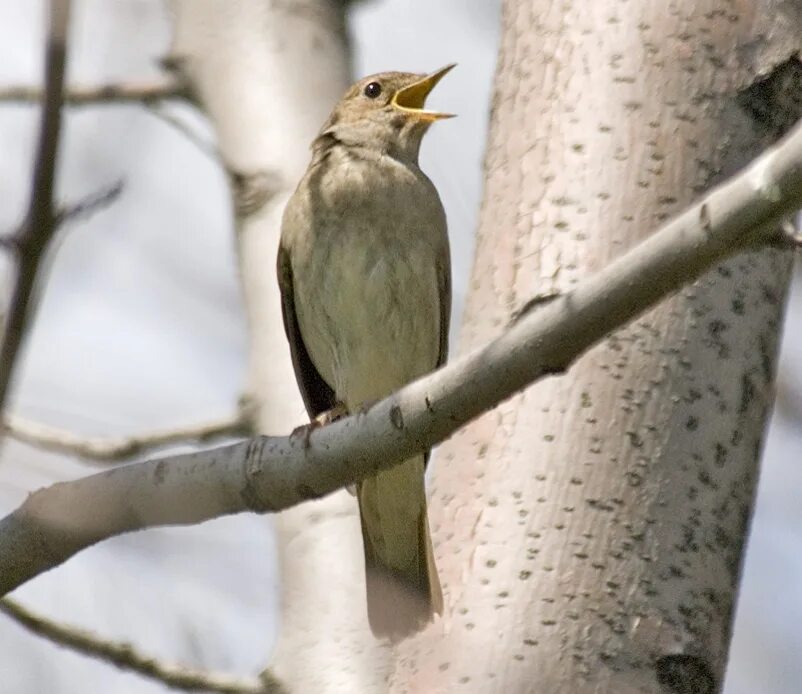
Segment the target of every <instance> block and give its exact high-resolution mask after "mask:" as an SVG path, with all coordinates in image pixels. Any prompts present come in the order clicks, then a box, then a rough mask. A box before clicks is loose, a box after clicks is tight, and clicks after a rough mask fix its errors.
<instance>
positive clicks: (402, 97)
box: [392, 63, 456, 121]
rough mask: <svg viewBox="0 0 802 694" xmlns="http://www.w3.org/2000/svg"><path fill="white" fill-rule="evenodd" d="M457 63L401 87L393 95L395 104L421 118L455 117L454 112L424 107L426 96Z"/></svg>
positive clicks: (396, 106) (432, 119) (401, 109)
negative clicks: (428, 109) (442, 111)
mask: <svg viewBox="0 0 802 694" xmlns="http://www.w3.org/2000/svg"><path fill="white" fill-rule="evenodd" d="M455 65H456V63H452V64H451V65H446V66H445V67H444V68H440V69H439V70H436V71H435V72H433V73H431V74H430V75H426V77H424V78H423V79H421V80H418V81H417V82H413V83H412V84H410V85H409V86H408V87H404V88H403V89H399V90H398V91H397V92H396V93H395V96H394V97H393V102H392V103H393V106H395V108H397V109H399V110H400V111H403V112H404V113H406V114H408V115H410V116H415V117H416V118H420V119H421V120H427V121H436V120H441V119H443V118H453V117H454V115H455V114H453V113H440V112H438V111H427V110H426V109H424V108H423V106H424V104H425V103H426V97H427V96H429V92H430V91H432V89H434V87H435V85H436V84H437V83H438V82H439V81H440V80H441V79H443V77H445V75H446V73H447V72H449V70H451V69H452V68H453V67H454V66H455Z"/></svg>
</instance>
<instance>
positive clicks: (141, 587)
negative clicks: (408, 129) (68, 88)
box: [0, 0, 802, 694]
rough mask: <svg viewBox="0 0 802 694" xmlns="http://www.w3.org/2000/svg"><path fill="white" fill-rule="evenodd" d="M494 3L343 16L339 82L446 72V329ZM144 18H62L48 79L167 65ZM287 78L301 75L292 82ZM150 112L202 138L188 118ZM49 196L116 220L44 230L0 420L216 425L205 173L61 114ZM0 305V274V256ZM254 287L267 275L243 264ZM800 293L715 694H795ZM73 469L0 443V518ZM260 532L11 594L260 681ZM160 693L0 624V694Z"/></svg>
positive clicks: (490, 64) (242, 519)
mask: <svg viewBox="0 0 802 694" xmlns="http://www.w3.org/2000/svg"><path fill="white" fill-rule="evenodd" d="M499 5H500V3H499V0H439V1H438V2H436V3H421V2H413V0H372V1H365V2H358V3H355V4H354V5H353V6H352V7H351V10H350V32H351V37H352V42H353V57H354V73H355V75H363V74H367V73H372V72H378V71H381V70H387V69H398V70H412V71H428V70H432V69H434V68H437V67H440V66H441V65H444V64H446V63H449V62H454V61H456V62H458V63H459V67H458V69H457V70H455V71H454V72H452V73H451V74H450V75H449V77H448V79H447V80H445V81H444V82H443V83H442V85H441V86H440V87H438V89H437V93H436V95H435V96H434V103H435V104H436V105H440V106H442V107H443V108H444V109H445V110H451V111H455V112H457V113H458V114H459V118H457V119H455V120H453V121H450V122H448V123H447V124H443V125H441V126H439V127H436V128H433V130H432V132H431V134H430V135H429V136H428V137H427V139H426V142H425V144H424V148H423V152H422V157H421V165H422V168H423V169H424V170H425V171H426V172H427V173H428V174H429V176H430V177H431V178H432V179H433V181H434V182H435V184H436V186H437V187H438V189H439V190H440V193H441V197H442V198H443V202H444V204H445V207H446V211H447V213H448V218H449V227H450V233H451V240H452V249H453V265H454V281H455V298H456V302H455V303H456V305H455V311H456V315H455V316H454V325H456V326H458V325H459V312H460V310H461V306H462V297H463V295H464V291H465V284H466V281H467V277H468V274H469V271H470V259H471V253H472V248H473V240H472V239H473V233H474V228H475V225H476V218H477V212H478V208H479V204H480V195H481V180H482V171H481V162H482V152H483V146H484V138H485V131H486V127H487V117H488V97H489V90H490V84H491V80H492V75H493V70H494V67H495V58H496V48H497V41H498V15H499ZM43 17H44V7H43V3H42V2H40V1H39V0H37V1H33V0H0V89H1V88H2V87H3V86H5V85H10V84H39V83H40V80H41V72H42V55H43V45H44V31H43V28H44V22H43ZM169 41H170V25H169V18H168V16H167V14H166V12H165V10H164V7H163V3H162V2H161V0H115V2H113V3H110V2H105V1H104V0H80V1H76V2H74V9H73V19H72V30H71V44H70V62H69V78H68V82H72V83H81V84H98V83H107V82H110V81H115V80H128V81H130V80H132V79H133V80H137V81H141V80H144V79H147V78H149V77H153V78H155V77H157V76H158V75H159V74H160V73H159V69H158V63H157V61H158V59H159V58H160V57H162V56H163V55H164V54H165V52H166V51H167V49H168V46H169ZM299 79H302V76H299ZM169 109H170V112H171V113H172V114H173V115H175V116H177V117H179V118H181V119H182V121H183V122H185V123H187V124H189V126H190V127H191V128H192V129H193V130H194V131H195V132H197V133H198V134H199V135H200V136H201V137H202V138H204V139H206V140H208V141H209V142H211V141H212V133H211V130H210V129H209V128H208V126H207V125H206V123H204V121H203V120H202V119H200V118H199V117H198V116H196V115H195V114H194V113H193V111H192V110H191V109H188V108H185V107H181V106H171V107H169ZM37 118H38V115H37V111H36V109H35V108H33V107H30V106H20V105H8V104H0V234H6V233H8V232H10V231H11V230H13V229H14V228H15V227H16V226H17V225H18V224H19V222H20V219H21V217H22V215H23V213H24V209H25V204H26V202H27V196H28V187H29V181H30V171H31V163H32V156H33V149H34V145H35V138H36V126H37ZM61 146H62V150H61V151H62V156H61V161H60V170H59V172H58V197H59V199H60V200H61V201H75V200H77V199H79V198H81V197H84V196H85V195H87V194H88V193H91V192H94V191H96V190H98V189H100V188H103V187H104V186H107V185H109V184H110V183H113V182H114V181H117V180H120V179H121V180H123V182H124V190H123V193H122V195H121V197H120V198H119V200H118V201H117V202H115V203H114V204H113V205H112V206H111V207H109V208H108V209H105V210H104V211H102V212H100V213H98V214H96V215H94V216H93V217H91V219H89V220H88V221H81V222H77V223H75V224H72V225H69V226H67V227H65V228H63V229H62V230H61V234H60V242H59V243H58V247H57V248H56V249H55V250H56V252H54V253H52V254H51V258H50V272H49V275H48V278H47V286H46V288H45V289H44V291H43V292H42V293H41V295H40V301H39V305H38V312H37V315H36V321H35V324H34V326H33V330H32V332H31V334H30V339H29V341H28V343H27V349H26V350H25V352H24V354H23V355H22V358H21V360H20V362H19V365H18V369H17V371H16V375H17V379H16V387H15V389H14V392H13V395H12V399H11V402H10V410H11V411H13V412H15V413H19V414H21V415H25V416H27V417H29V418H32V419H36V420H38V421H41V422H45V423H48V424H52V425H58V426H62V427H65V428H69V429H70V430H73V431H75V432H78V433H83V434H88V435H109V434H128V433H137V432H141V431H147V430H151V429H154V428H165V427H170V426H174V425H176V426H179V425H182V424H192V423H194V422H197V421H199V420H208V419H212V418H216V417H222V416H225V415H228V414H229V413H231V412H233V411H234V409H235V407H236V404H237V399H238V397H239V395H240V394H241V392H242V390H243V387H244V379H245V357H246V353H245V350H246V334H245V324H244V318H243V312H242V307H241V300H240V295H239V287H238V281H237V275H236V265H235V254H234V246H233V233H232V225H231V213H230V210H229V207H228V205H229V195H228V191H227V188H226V184H225V178H224V175H223V172H222V171H221V169H220V167H219V165H218V164H217V163H216V162H215V161H213V160H212V159H211V158H210V157H209V156H208V155H207V154H205V153H204V152H203V151H202V150H201V149H199V148H198V147H197V146H196V145H195V144H193V143H192V142H190V141H189V139H187V138H186V137H184V136H182V135H180V134H178V133H177V132H176V130H175V129H174V128H173V127H172V126H170V125H169V124H167V123H166V122H165V121H164V120H162V119H159V118H157V117H155V116H154V115H153V114H151V113H149V112H148V111H147V110H146V109H144V108H142V107H140V106H135V105H130V106H119V105H118V106H109V105H104V106H98V107H91V108H83V109H74V110H73V109H67V110H65V120H64V130H63V135H62V140H61ZM0 262H2V263H4V265H3V275H2V276H3V278H4V281H5V283H6V286H5V287H4V288H3V291H2V296H7V295H8V287H9V285H8V279H9V276H10V275H9V269H10V268H9V266H8V264H7V259H6V258H2V260H0ZM265 272H271V273H272V272H273V268H272V267H269V268H265ZM800 326H802V293H800V291H799V280H798V278H797V280H796V283H795V287H794V290H793V291H792V294H791V300H790V303H789V307H788V316H787V321H786V327H785V339H784V341H783V348H782V358H781V362H780V377H779V389H778V390H779V398H778V405H777V407H776V408H775V413H774V417H773V420H772V424H771V429H770V433H769V438H768V441H767V444H766V448H765V453H764V462H763V472H762V478H761V484H760V489H759V496H758V499H757V505H756V513H755V517H754V522H753V526H752V534H751V537H750V541H749V548H748V552H747V558H746V565H745V567H744V579H743V585H742V590H741V594H740V600H739V603H738V614H737V620H736V627H735V637H734V642H733V648H732V654H731V661H730V667H729V672H728V678H727V686H726V692H727V694H747V693H748V694H753V693H754V692H761V693H765V694H792V693H798V692H799V691H800V690H801V689H802V684H800V683H802V658H800V657H799V654H800V653H802V626H800V625H802V504H800V503H799V502H798V499H799V497H800V490H802V428H801V427H800V423H801V422H802V395H801V394H802V342H800V339H799V338H798V336H799V335H800ZM91 471H93V468H91V467H89V466H87V465H85V464H82V463H78V462H76V461H73V460H70V459H69V458H66V457H62V456H56V455H51V454H46V453H43V452H41V451H37V450H34V449H31V448H28V447H25V446H22V445H20V444H17V443H14V442H13V441H5V442H4V443H3V444H2V455H1V457H0V512H2V513H3V514H5V513H7V512H8V511H10V510H12V509H13V508H15V507H16V506H17V505H18V504H19V503H20V502H21V501H22V500H23V499H24V497H25V495H26V494H27V493H28V492H29V491H31V490H34V489H36V488H38V487H41V486H45V485H47V484H50V483H52V482H54V481H58V480H64V479H70V478H74V477H78V476H81V475H84V474H87V473H88V472H91ZM274 551H275V550H274V547H273V543H272V536H271V523H270V519H269V518H260V517H256V516H250V515H243V516H237V517H232V518H226V519H222V520H217V521H213V522H209V523H205V524H203V525H200V526H197V527H192V528H183V529H160V530H151V531H147V532H142V533H137V534H133V535H129V536H124V537H119V538H115V539H114V540H111V541H108V542H105V543H103V544H101V545H99V546H96V547H94V548H92V549H89V550H87V551H85V552H83V553H81V554H79V555H78V556H77V557H75V558H74V559H71V560H70V561H68V562H67V563H66V564H65V565H63V566H62V567H60V568H59V569H57V570H56V571H53V572H51V573H49V574H45V575H43V576H40V577H39V578H37V579H35V580H33V581H31V582H30V583H29V584H27V585H25V586H24V587H22V588H21V589H19V590H18V591H17V592H16V593H15V594H14V595H15V597H16V598H18V599H19V600H20V601H21V602H24V604H26V605H29V606H30V607H32V608H35V609H37V610H38V611H41V612H43V613H46V614H48V615H50V616H51V617H53V618H56V619H60V620H64V621H66V622H69V623H73V624H76V625H81V626H84V627H87V628H91V629H94V630H97V631H98V632H99V633H101V634H103V635H105V636H107V637H113V638H117V639H126V640H130V641H131V642H133V643H135V644H137V645H138V646H139V647H141V649H142V650H143V651H145V652H147V653H151V654H154V655H158V656H160V657H163V658H166V659H170V660H174V661H180V662H183V663H186V664H189V665H198V666H201V665H202V666H204V667H209V668H215V669H220V670H229V671H233V672H237V673H241V674H251V673H256V672H258V671H259V670H260V669H262V668H263V667H264V666H265V664H266V660H267V654H268V653H269V652H270V648H271V645H272V643H273V640H274V638H275V629H276V619H275V616H276V610H277V586H276V571H275V556H274ZM163 691H165V689H164V688H163V687H162V686H160V685H157V684H153V683H151V682H149V681H146V680H144V679H142V678H140V677H139V676H137V675H130V674H126V673H122V672H120V671H118V670H116V669H115V668H113V667H111V666H108V665H105V664H102V663H99V662H97V661H95V660H92V659H90V658H86V657H84V656H81V655H76V654H74V653H72V652H70V651H67V650H64V649H61V648H58V647H55V646H52V645H50V644H49V643H47V642H45V641H44V640H42V639H40V638H38V637H36V636H32V635H30V634H28V633H27V632H26V631H25V630H23V629H22V628H21V627H19V626H18V625H16V624H15V623H14V622H12V621H11V620H10V619H8V618H6V617H5V616H3V615H0V692H3V693H4V694H5V693H6V692H8V693H13V694H17V693H19V694H33V693H37V694H38V693H40V692H41V693H44V692H47V693H48V694H49V693H53V694H67V693H69V694H73V693H74V694H78V693H79V692H80V693H81V694H84V693H85V692H126V693H127V692H134V693H137V694H140V693H141V694H146V693H147V694H155V693H157V692H163Z"/></svg>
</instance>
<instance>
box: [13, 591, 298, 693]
mask: <svg viewBox="0 0 802 694" xmlns="http://www.w3.org/2000/svg"><path fill="white" fill-rule="evenodd" d="M0 612H3V613H4V614H6V615H8V616H9V617H10V618H11V619H13V620H14V621H15V622H17V623H18V624H21V625H22V626H24V627H25V628H26V629H28V630H29V631H32V632H33V633H35V634H37V635H39V636H42V637H44V638H46V639H48V640H49V641H52V642H53V643H55V644H57V645H59V646H64V647H66V648H70V649H72V650H74V651H78V652H79V653H83V654H84V655H88V656H92V657H94V658H99V659H101V660H105V661H106V662H109V663H111V664H112V665H116V666H117V667H118V668H120V669H122V670H130V671H132V672H136V673H137V674H139V675H142V676H143V677H149V678H150V679H153V680H157V681H159V682H161V683H162V684H164V685H165V686H167V687H170V688H171V689H180V690H183V691H204V692H216V693H218V694H282V693H283V692H285V691H286V690H285V688H284V687H283V686H282V684H281V683H280V682H279V681H278V680H277V679H276V678H275V677H274V676H273V675H272V674H270V673H269V672H267V671H265V672H263V673H261V675H260V677H259V678H248V679H246V678H239V677H235V676H232V675H227V674H222V673H215V672H209V671H205V670H194V669H191V668H188V667H185V666H183V665H176V664H174V663H165V662H163V661H161V660H157V659H156V658H153V657H150V656H147V655H144V654H142V653H140V652H138V651H137V650H136V649H135V648H134V647H133V646H132V645H131V644H130V643H125V642H120V641H110V640H107V639H103V638H100V637H98V636H97V635H95V634H93V633H91V632H90V631H87V630H85V629H79V628H76V627H72V626H67V625H65V624H59V623H58V622H54V621H51V620H49V619H47V618H45V617H42V616H40V615H37V614H35V613H33V612H30V611H29V610H27V609H26V608H24V607H22V606H21V605H19V604H18V603H17V602H15V601H13V600H9V599H8V598H2V599H0Z"/></svg>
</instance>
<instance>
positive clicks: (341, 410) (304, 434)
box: [290, 402, 348, 450]
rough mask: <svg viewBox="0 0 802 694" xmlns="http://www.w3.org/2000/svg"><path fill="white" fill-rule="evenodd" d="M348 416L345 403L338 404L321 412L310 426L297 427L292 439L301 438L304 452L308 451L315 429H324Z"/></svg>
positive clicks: (291, 435)
mask: <svg viewBox="0 0 802 694" xmlns="http://www.w3.org/2000/svg"><path fill="white" fill-rule="evenodd" d="M347 414H348V410H347V409H346V408H345V405H343V403H341V402H338V403H336V404H335V405H334V407H332V408H331V409H330V410H326V411H325V412H321V413H320V414H319V415H318V416H317V417H315V418H314V419H313V420H312V421H311V422H309V423H308V424H301V426H297V427H295V429H293V430H292V432H291V433H290V438H291V439H298V438H300V439H301V441H302V444H303V448H304V450H307V449H308V448H309V439H310V437H311V435H312V432H313V431H314V430H315V429H319V428H320V427H324V426H326V425H327V424H331V423H332V422H336V421H337V420H338V419H342V418H343V417H345V416H346V415H347Z"/></svg>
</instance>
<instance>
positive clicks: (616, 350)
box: [392, 0, 802, 694]
mask: <svg viewBox="0 0 802 694" xmlns="http://www.w3.org/2000/svg"><path fill="white" fill-rule="evenodd" d="M502 32H503V33H502V45H501V50H500V55H499V63H498V68H497V74H496V83H495V94H494V100H493V116H492V125H491V132H490V139H489V144H488V151H487V157H486V163H485V165H486V189H485V195H484V204H483V209H482V214H481V220H480V226H479V232H478V234H479V236H478V242H477V251H476V259H475V265H474V269H473V275H472V281H471V283H470V287H471V289H470V293H469V296H468V301H467V306H466V313H465V317H464V324H463V326H462V335H461V341H460V348H461V350H462V351H466V350H470V349H472V348H475V347H476V346H477V345H480V344H482V343H484V342H485V341H486V340H488V339H489V338H491V337H493V336H495V335H496V334H497V333H498V332H499V330H500V329H501V328H502V327H503V326H504V325H505V324H506V323H507V321H508V319H509V317H510V315H511V313H512V312H513V311H514V310H515V309H517V308H519V306H520V303H521V302H522V301H523V300H525V299H526V298H527V297H529V296H531V295H533V294H537V293H546V292H550V291H554V290H563V291H565V290H568V289H571V288H572V287H573V286H574V285H575V284H576V283H577V282H578V281H579V280H580V279H581V278H583V277H585V276H587V275H589V274H591V273H594V272H595V271H597V270H599V269H600V268H602V267H604V266H605V265H606V264H607V263H609V262H610V261H611V260H612V259H613V258H615V257H617V256H619V255H620V254H621V253H622V252H623V251H624V250H625V249H627V248H629V247H631V246H632V245H633V244H635V243H636V242H637V241H638V240H639V239H640V238H641V237H642V234H643V231H644V230H648V229H654V228H656V227H657V226H659V224H660V223H661V222H662V221H663V220H665V219H666V218H668V217H670V216H671V215H673V214H674V213H676V212H677V211H678V210H680V209H681V208H682V207H684V206H685V205H687V204H688V203H689V202H690V201H692V200H693V199H694V198H696V197H698V196H699V194H700V193H701V192H702V191H704V190H706V189H707V188H709V187H710V186H711V185H713V184H715V183H716V182H718V181H720V180H721V179H722V178H723V177H725V176H727V175H729V174H731V173H733V172H734V171H736V170H738V169H739V168H741V167H742V166H743V165H744V164H746V163H747V162H748V161H749V159H750V158H752V157H754V156H755V154H756V153H757V152H759V151H760V150H761V149H762V148H764V147H765V146H766V145H767V144H768V143H769V142H771V141H773V140H774V139H775V138H776V137H777V136H778V135H779V134H780V133H782V132H783V131H784V130H785V129H786V128H787V127H788V126H789V125H790V123H792V122H793V121H794V120H795V119H796V118H797V117H798V116H799V113H800V110H799V101H800V95H801V94H800V75H801V74H802V65H800V62H799V60H798V58H797V57H796V56H797V54H798V51H799V49H800V38H799V37H800V36H802V12H800V10H799V8H798V6H797V5H796V4H794V3H788V2H781V1H778V0H761V1H758V2H741V1H735V2H725V1H723V0H701V1H699V2H695V3H669V4H666V3H665V2H663V1H662V0H643V1H642V2H638V3H631V2H616V1H614V0H604V1H601V2H593V3H564V2H554V1H553V0H507V1H506V2H505V4H504V13H503V28H502ZM588 230H593V233H588ZM789 267H790V257H789V255H788V254H786V253H782V252H780V251H774V250H762V251H759V252H753V253H744V254H741V255H739V256H737V257H735V258H733V259H732V260H730V261H728V262H726V263H723V264H721V265H720V266H718V267H717V268H716V269H715V270H713V271H711V272H710V273H709V274H708V275H707V276H706V277H704V278H703V279H702V280H700V281H699V282H697V283H696V284H695V285H693V286H690V287H688V288H686V289H685V290H683V291H682V292H681V293H680V294H678V295H677V296H675V297H674V298H672V299H670V300H668V301H665V302H664V303H662V304H661V305H660V306H659V307H657V308H656V309H655V310H653V311H651V312H650V313H648V314H646V315H645V316H644V317H642V318H640V319H639V320H637V321H635V322H634V323H633V324H631V325H630V326H629V327H628V328H626V329H623V330H620V331H618V332H616V333H615V334H613V335H612V336H611V337H610V338H609V339H608V340H606V341H605V342H604V343H603V344H601V345H599V346H598V347H596V348H595V349H593V350H592V351H591V352H590V353H589V354H587V355H586V356H585V357H584V358H583V359H582V360H581V361H580V362H579V363H578V364H577V365H575V366H574V367H573V368H572V369H571V370H570V372H569V373H568V374H567V375H566V376H564V377H562V378H557V379H552V380H550V381H547V382H545V383H542V384H539V385H536V386H534V387H532V388H530V389H528V390H527V391H525V392H523V393H522V394H520V395H519V396H517V397H515V398H513V399H512V400H510V401H508V402H507V403H505V404H503V405H502V406H500V407H498V408H497V409H496V410H494V411H493V412H491V413H488V414H487V415H485V416H484V417H482V418H481V419H480V420H478V421H476V422H474V423H473V424H472V425H470V426H469V427H468V428H466V429H465V430H463V431H462V432H460V433H459V434H458V435H457V436H455V437H454V438H453V439H452V440H451V441H450V442H449V443H447V444H446V445H444V446H443V448H442V449H441V450H440V454H439V455H438V457H437V461H436V465H435V470H434V477H433V485H432V486H433V491H432V502H431V506H430V508H431V515H432V519H431V520H432V529H433V533H434V537H435V554H436V556H437V561H438V564H439V566H440V571H441V577H442V579H443V583H444V590H445V593H446V618H445V620H444V623H443V624H440V625H435V626H434V627H432V628H431V629H429V630H428V631H426V632H424V633H423V634H422V635H420V636H419V637H418V638H416V639H414V640H411V641H409V642H406V643H405V644H404V645H403V647H402V649H401V653H400V658H399V660H398V662H397V665H396V670H395V673H394V676H393V680H392V683H393V686H392V691H395V692H413V691H428V692H435V691H443V692H445V691H448V692H454V691H465V692H553V693H560V692H566V693H568V692H570V693H572V694H584V693H585V692H588V693H590V692H616V693H618V694H627V693H629V692H655V693H657V692H661V693H662V692H676V693H680V694H681V693H684V692H689V693H690V692H695V693H707V692H717V691H719V690H720V688H721V685H722V680H723V674H724V669H725V666H726V659H727V648H728V643H729V638H730V631H731V624H732V607H733V603H734V600H735V596H736V592H737V586H738V579H739V571H740V565H741V559H742V550H743V546H744V540H745V536H746V532H747V530H748V523H749V518H750V515H751V508H752V500H753V495H754V488H755V483H756V481H757V473H758V461H759V456H760V449H761V441H762V437H763V434H764V429H765V426H766V420H767V414H768V411H769V407H770V405H771V397H772V386H773V379H774V368H775V360H776V352H777V338H778V331H779V327H780V321H781V319H782V312H783V304H784V297H785V292H786V288H787V280H788V271H789ZM444 625H445V627H444Z"/></svg>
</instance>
